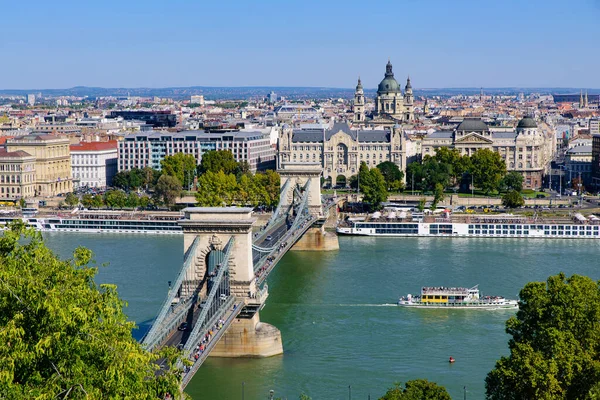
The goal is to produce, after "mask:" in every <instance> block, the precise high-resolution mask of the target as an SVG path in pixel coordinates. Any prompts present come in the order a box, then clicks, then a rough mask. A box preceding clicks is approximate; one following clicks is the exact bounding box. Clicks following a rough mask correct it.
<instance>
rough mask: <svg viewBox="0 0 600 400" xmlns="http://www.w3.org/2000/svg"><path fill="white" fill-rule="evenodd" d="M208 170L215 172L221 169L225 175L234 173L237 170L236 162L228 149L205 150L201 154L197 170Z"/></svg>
mask: <svg viewBox="0 0 600 400" xmlns="http://www.w3.org/2000/svg"><path fill="white" fill-rule="evenodd" d="M209 171H210V172H215V173H216V172H219V171H223V172H224V173H225V174H226V175H227V174H235V173H236V172H237V171H238V163H237V162H236V161H235V158H234V157H233V153H231V151H229V150H218V151H217V150H211V151H207V152H206V153H204V154H202V160H201V161H200V167H199V172H200V173H201V174H203V173H206V172H209Z"/></svg>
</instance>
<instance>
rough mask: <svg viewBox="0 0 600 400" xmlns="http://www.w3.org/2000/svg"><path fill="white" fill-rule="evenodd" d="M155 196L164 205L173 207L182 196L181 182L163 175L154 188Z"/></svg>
mask: <svg viewBox="0 0 600 400" xmlns="http://www.w3.org/2000/svg"><path fill="white" fill-rule="evenodd" d="M154 194H155V196H156V198H157V199H159V200H160V201H162V202H163V203H164V204H166V205H171V204H173V202H174V201H175V199H176V198H177V196H179V195H180V194H181V182H179V179H177V178H175V177H174V176H170V175H161V177H160V178H158V182H156V185H155V186H154Z"/></svg>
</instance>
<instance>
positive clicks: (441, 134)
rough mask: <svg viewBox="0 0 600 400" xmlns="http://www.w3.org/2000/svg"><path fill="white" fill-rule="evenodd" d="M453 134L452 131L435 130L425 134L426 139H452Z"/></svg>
mask: <svg viewBox="0 0 600 400" xmlns="http://www.w3.org/2000/svg"><path fill="white" fill-rule="evenodd" d="M453 135H454V132H452V131H435V132H431V133H430V134H429V135H427V139H452V136H453Z"/></svg>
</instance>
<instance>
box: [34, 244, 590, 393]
mask: <svg viewBox="0 0 600 400" xmlns="http://www.w3.org/2000/svg"><path fill="white" fill-rule="evenodd" d="M45 237H46V238H47V241H48V244H49V246H50V247H51V248H53V249H55V250H56V251H57V252H58V253H59V254H60V255H61V256H63V257H67V256H69V254H70V253H71V252H72V250H73V249H74V248H75V246H76V245H82V246H86V247H89V248H90V249H92V250H93V251H94V252H95V256H96V260H97V262H98V264H102V263H106V262H108V263H109V265H108V266H106V267H100V271H99V273H98V281H99V282H111V283H116V284H117V285H118V288H119V293H120V295H121V296H122V297H123V298H124V299H125V300H126V301H127V302H128V303H129V307H128V308H127V309H126V312H127V314H128V315H129V316H130V318H132V319H133V320H135V321H136V322H137V323H138V324H140V325H141V326H147V325H148V321H149V320H150V319H151V318H152V317H153V316H154V315H155V314H156V312H157V309H158V307H159V306H160V304H161V303H162V301H163V299H164V297H165V295H166V290H167V281H169V280H174V278H175V275H176V274H177V271H178V268H179V267H180V266H181V262H182V253H183V238H182V237H181V236H171V237H169V236H160V237H158V236H141V235H131V236H128V235H109V234H106V235H104V234H70V233H53V234H45ZM598 259H600V241H587V240H536V239H530V240H523V239H474V238H472V239H462V238H461V239H435V238H397V239H392V238H371V237H341V238H340V251H339V252H331V253H300V252H290V253H289V254H287V255H286V256H285V258H284V259H283V260H282V261H281V262H280V263H279V265H278V266H277V268H276V269H275V271H274V272H273V273H272V275H271V277H270V278H269V291H270V296H269V299H268V301H267V305H266V307H265V308H264V310H263V311H262V312H261V319H262V320H263V321H266V322H269V323H271V324H273V325H275V326H277V327H278V328H279V329H280V330H281V333H282V337H283V347H284V354H283V355H282V356H277V357H272V358H267V359H214V358H209V359H208V361H207V362H206V363H205V364H204V365H203V366H202V368H201V369H200V371H199V372H198V373H197V374H196V376H195V377H194V379H193V380H192V382H191V384H190V385H189V386H188V387H187V389H186V391H187V392H188V393H189V394H190V395H191V396H192V398H194V399H241V398H242V387H243V389H244V393H245V399H250V400H253V399H266V398H267V397H268V392H269V390H270V389H272V390H274V391H275V397H283V398H288V399H295V398H298V396H299V394H300V393H302V392H304V393H306V394H308V395H310V396H311V397H312V398H313V399H315V400H317V399H340V400H341V399H347V398H348V397H349V391H350V390H351V394H352V398H354V399H367V398H368V396H369V394H370V395H371V398H373V399H375V398H378V397H379V396H381V395H382V394H383V393H384V392H385V390H386V389H387V388H388V387H390V386H391V385H392V384H393V383H394V382H397V381H401V382H404V381H406V380H409V379H416V378H426V379H429V380H432V381H435V382H437V383H439V384H441V385H444V386H446V388H447V389H448V391H449V392H450V394H451V395H452V398H454V399H462V398H463V395H464V387H465V386H466V394H467V398H468V399H482V398H483V397H484V392H485V389H484V379H485V376H486V374H487V372H488V371H489V370H490V369H492V368H493V366H494V362H495V360H496V359H497V358H498V357H500V356H501V355H505V354H507V353H508V347H507V340H508V335H506V334H505V332H504V322H505V320H506V319H507V318H508V317H509V316H510V315H511V314H512V313H513V312H511V311H483V310H415V309H403V308H399V307H397V306H395V305H394V302H395V301H396V300H397V297H398V296H399V295H405V294H407V293H413V294H414V293H418V291H419V288H420V286H424V285H425V286H470V285H476V284H479V285H480V289H481V291H482V293H483V294H484V295H485V294H489V295H502V296H505V297H509V298H515V297H516V295H517V293H518V292H519V290H520V288H521V287H522V286H523V285H524V284H525V283H527V282H528V281H532V280H545V279H546V278H547V277H548V275H550V274H555V273H558V272H560V271H564V272H565V273H567V274H569V275H570V274H573V273H579V274H584V275H588V276H590V277H592V278H593V279H600V271H599V270H598V268H597V261H595V260H598ZM136 335H137V336H139V332H138V333H136ZM450 356H452V357H454V358H455V359H456V362H455V363H454V364H449V363H448V358H449V357H450ZM348 386H351V389H350V390H349V387H348Z"/></svg>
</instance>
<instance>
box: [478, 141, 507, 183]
mask: <svg viewBox="0 0 600 400" xmlns="http://www.w3.org/2000/svg"><path fill="white" fill-rule="evenodd" d="M471 173H472V175H473V183H474V184H475V186H476V187H478V188H479V189H481V190H483V191H484V192H485V193H486V194H487V193H489V192H491V191H493V190H498V188H499V187H500V181H501V180H502V177H504V175H505V174H506V163H505V162H504V160H503V159H502V157H500V154H499V153H496V152H495V151H492V150H490V149H481V150H477V151H476V152H475V153H473V155H472V156H471Z"/></svg>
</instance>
